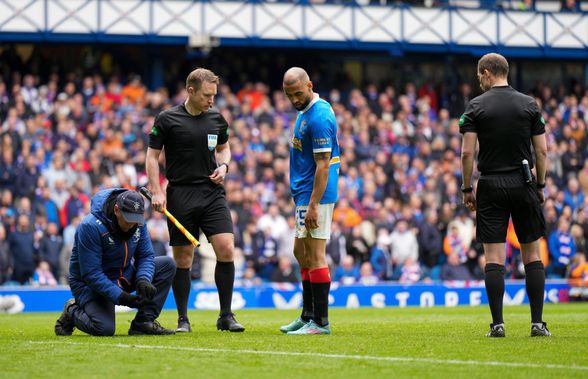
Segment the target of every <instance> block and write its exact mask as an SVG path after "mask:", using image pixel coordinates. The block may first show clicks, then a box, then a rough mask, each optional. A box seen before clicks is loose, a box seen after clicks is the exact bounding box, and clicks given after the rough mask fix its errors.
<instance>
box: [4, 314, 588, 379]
mask: <svg viewBox="0 0 588 379" xmlns="http://www.w3.org/2000/svg"><path fill="white" fill-rule="evenodd" d="M297 314H298V312H297V311H279V310H250V311H246V310H243V311H239V312H238V320H239V321H240V322H242V323H243V324H244V325H245V326H246V327H247V331H246V332H245V333H242V334H230V333H226V332H225V333H221V332H217V331H216V330H215V320H216V316H215V313H214V312H207V311H198V312H192V313H191V314H190V319H191V321H192V327H193V329H194V331H193V333H191V334H182V335H175V336H164V337H130V336H127V335H126V333H127V330H128V327H129V324H130V320H131V318H132V317H133V314H132V313H126V314H119V315H118V316H117V334H118V335H117V336H115V337H104V338H97V337H90V336H87V335H85V334H83V333H81V332H79V331H77V330H76V331H75V332H74V335H73V336H71V337H56V336H55V335H54V334H53V325H54V322H55V319H56V318H57V317H58V314H56V313H55V314H53V313H37V314H20V315H0V377H2V378H40V377H43V378H46V377H56V378H57V377H59V378H63V377H83V378H90V377H92V378H105V377H113V378H130V377H140V378H163V377H180V376H178V375H182V376H181V377H198V378H321V379H323V378H354V379H357V378H371V379H376V378H392V377H395V378H396V377H406V378H408V377H410V378H426V377H430V378H433V377H434V378H439V377H441V378H443V377H444V378H501V379H502V378H522V377H525V378H533V379H538V378H556V377H557V378H568V377H569V378H581V377H588V304H569V305H564V304H559V305H547V306H546V307H545V319H546V320H547V321H548V322H549V327H550V330H551V332H552V333H553V335H554V336H553V337H552V338H530V337H529V333H530V324H529V310H528V307H527V306H521V307H507V308H505V319H506V333H507V338H504V339H489V338H485V337H484V334H485V332H486V331H487V327H488V323H489V318H490V316H489V311H488V309H487V308H486V307H457V308H425V309H421V308H385V309H354V310H348V309H332V310H331V314H330V318H331V323H332V331H333V334H332V335H331V336H286V335H282V334H281V333H280V332H279V331H278V328H279V326H280V325H282V324H285V323H288V322H289V321H291V319H292V318H293V317H295V316H296V315H297ZM160 321H161V323H162V324H163V325H164V326H168V327H173V326H174V325H175V321H176V316H175V312H165V313H163V314H162V315H161V317H160ZM206 349H209V350H206ZM237 350H241V351H237ZM243 350H247V351H243ZM253 351H255V352H253ZM256 352H257V353H256ZM268 352H272V354H270V353H268ZM280 352H284V353H285V354H280ZM292 353H302V354H292ZM313 353H319V354H322V355H319V356H315V355H313ZM341 355H345V356H351V355H353V356H354V357H342V356H341ZM375 357H389V358H387V359H377V358H375ZM390 357H391V358H390ZM393 358H402V360H395V359H393ZM472 361H476V362H477V363H476V362H472ZM481 362H486V364H482V363H481ZM511 363H521V365H519V366H517V365H512V364H511ZM551 365H556V366H551ZM560 366H561V367H560ZM574 366H575V367H574Z"/></svg>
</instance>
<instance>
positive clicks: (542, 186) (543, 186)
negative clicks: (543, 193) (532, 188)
mask: <svg viewBox="0 0 588 379" xmlns="http://www.w3.org/2000/svg"><path fill="white" fill-rule="evenodd" d="M537 188H538V189H544V188H545V182H543V183H537Z"/></svg>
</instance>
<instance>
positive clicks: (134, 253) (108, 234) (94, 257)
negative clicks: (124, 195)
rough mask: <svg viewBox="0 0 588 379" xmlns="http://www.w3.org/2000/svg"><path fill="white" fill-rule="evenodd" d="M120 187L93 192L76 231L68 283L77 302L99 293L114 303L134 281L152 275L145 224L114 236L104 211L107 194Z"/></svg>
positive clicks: (153, 267)
mask: <svg viewBox="0 0 588 379" xmlns="http://www.w3.org/2000/svg"><path fill="white" fill-rule="evenodd" d="M124 191H126V189H124V188H114V189H112V188H111V189H106V190H102V191H100V192H98V193H97V194H96V195H94V197H93V198H92V207H91V213H90V214H89V215H88V216H86V217H84V219H83V220H82V222H81V223H80V225H79V226H78V229H77V231H76V235H75V241H74V246H73V249H72V255H71V260H70V266H69V280H70V281H69V283H70V287H71V291H72V293H73V295H74V296H75V298H76V302H77V303H78V304H79V305H81V306H84V305H85V304H86V303H87V302H89V301H92V300H94V299H96V298H98V297H100V296H101V297H105V298H107V299H109V300H110V301H112V302H113V303H115V304H118V298H119V297H120V294H121V293H122V291H123V290H125V291H127V292H130V291H131V290H132V288H133V283H134V281H136V280H139V279H145V280H148V281H151V280H152V279H153V273H154V271H155V265H154V262H153V260H154V255H153V247H152V246H151V239H150V238H149V233H147V226H146V225H143V226H142V227H139V228H137V231H136V232H135V234H134V235H133V236H132V237H131V238H129V239H128V240H127V241H125V240H121V239H117V237H116V236H115V235H114V234H113V230H114V229H113V221H112V220H111V219H109V218H108V217H107V215H106V212H105V203H106V200H107V199H108V197H109V196H110V194H112V193H113V192H116V193H121V192H124Z"/></svg>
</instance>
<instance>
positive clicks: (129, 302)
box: [118, 291, 147, 309]
mask: <svg viewBox="0 0 588 379" xmlns="http://www.w3.org/2000/svg"><path fill="white" fill-rule="evenodd" d="M146 301H147V300H145V299H143V298H142V297H141V296H137V295H131V294H130V293H128V292H125V291H123V292H122V293H121V294H120V296H119V297H118V304H119V305H125V306H127V307H130V308H137V309H139V308H142V307H143V305H145V302H146Z"/></svg>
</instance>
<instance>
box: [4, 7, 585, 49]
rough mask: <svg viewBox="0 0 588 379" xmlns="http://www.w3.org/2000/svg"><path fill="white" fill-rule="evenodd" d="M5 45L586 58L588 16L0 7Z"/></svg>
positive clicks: (449, 9)
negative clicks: (167, 46)
mask: <svg viewBox="0 0 588 379" xmlns="http://www.w3.org/2000/svg"><path fill="white" fill-rule="evenodd" d="M0 41H3V42H7V41H23V42H78V43H132V44H172V45H189V46H191V47H193V48H204V49H209V48H212V47H216V46H251V47H284V48H288V47H292V48H311V49H312V48H316V49H353V50H380V51H388V52H389V53H390V54H392V55H402V54H404V53H406V52H439V53H469V54H473V55H480V54H483V53H485V52H488V51H499V52H502V53H504V54H507V55H510V56H523V57H554V58H564V57H567V58H588V13H586V12H573V13H559V12H534V11H515V10H509V11H506V10H502V9H465V8H454V7H446V8H413V7H409V6H406V5H394V6H360V5H357V4H355V3H353V4H350V5H332V4H321V5H318V4H308V3H306V2H302V3H274V2H272V3H266V2H259V1H249V2H236V1H215V0H212V1H204V2H199V1H177V0H159V1H152V0H117V1H112V0H102V1H99V0H67V1H66V0H0Z"/></svg>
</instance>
